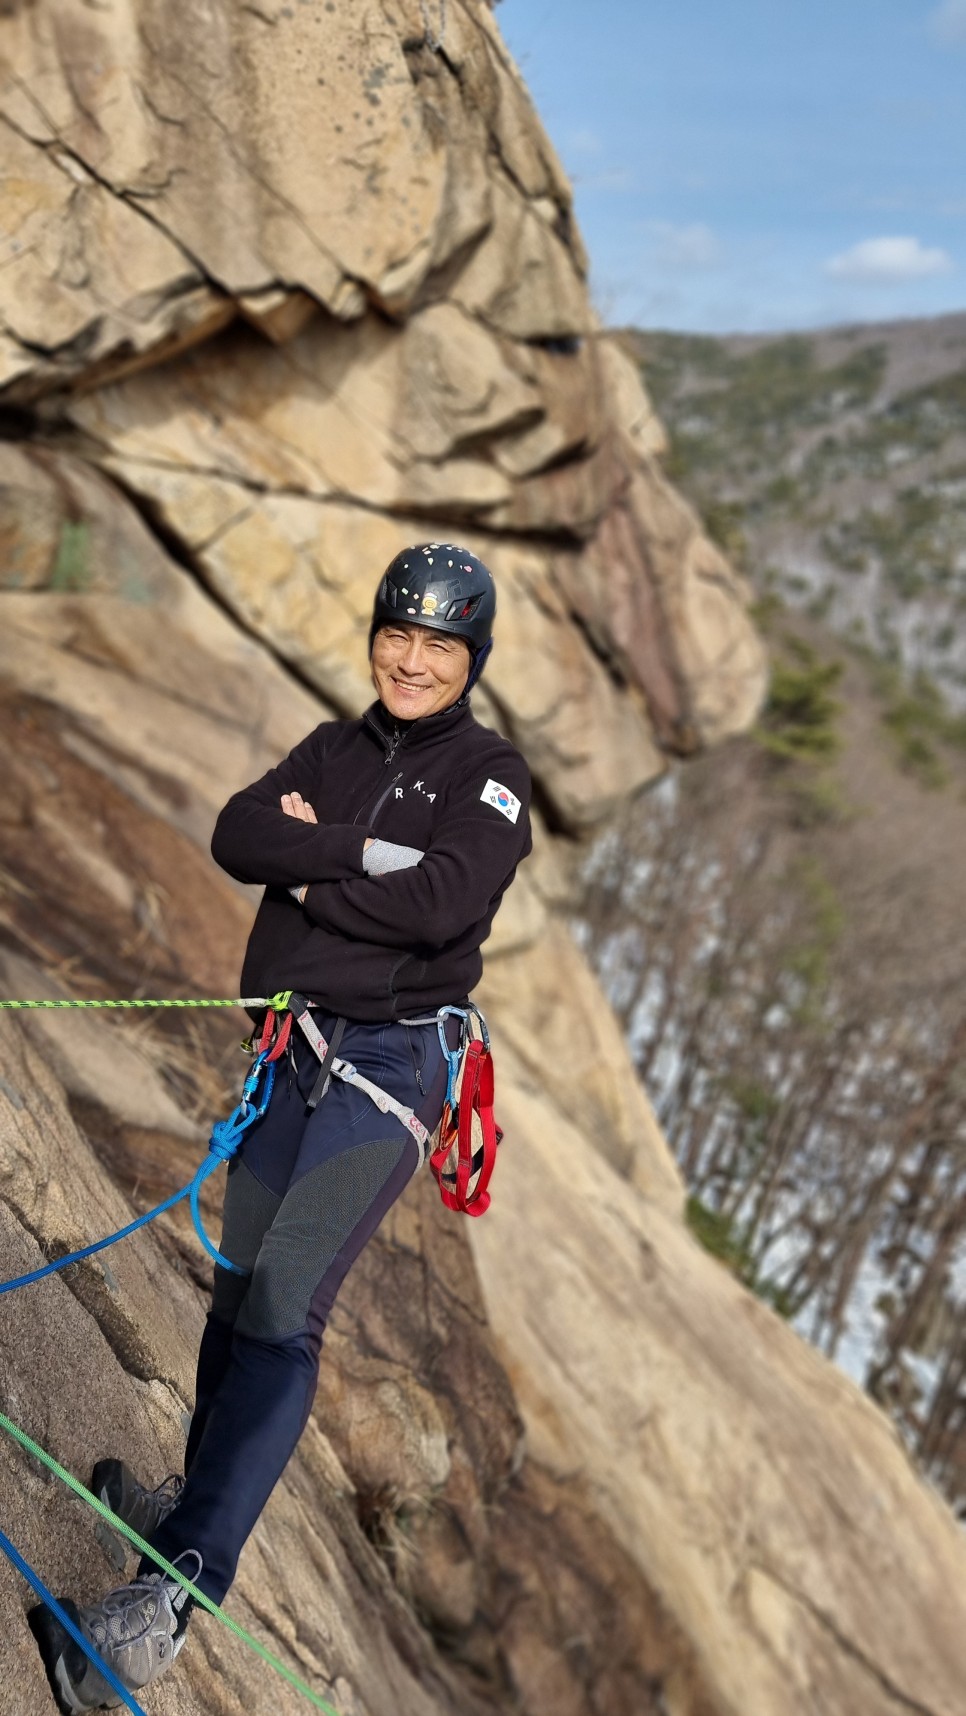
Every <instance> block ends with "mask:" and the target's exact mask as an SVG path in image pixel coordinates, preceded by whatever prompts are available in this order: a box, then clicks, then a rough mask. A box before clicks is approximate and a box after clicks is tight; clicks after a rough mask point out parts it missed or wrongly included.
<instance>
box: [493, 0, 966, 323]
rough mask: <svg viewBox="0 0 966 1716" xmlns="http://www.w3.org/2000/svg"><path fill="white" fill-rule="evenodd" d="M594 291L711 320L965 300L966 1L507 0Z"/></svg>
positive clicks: (917, 311) (833, 318) (606, 300)
mask: <svg viewBox="0 0 966 1716" xmlns="http://www.w3.org/2000/svg"><path fill="white" fill-rule="evenodd" d="M496 15H497V19H498V22H499V24H500V28H501V30H502V32H503V35H504V37H505V39H506V41H507V43H508V45H509V47H510V48H511V50H512V52H513V54H514V55H515V57H516V60H517V62H518V64H519V65H520V68H521V70H522V72H523V74H524V76H525V78H526V81H527V83H528V85H529V88H530V92H531V94H532V96H533V98H534V100H535V102H536V105H537V109H538V111H539V113H540V116H541V118H542V119H543V122H544V124H545V126H546V128H547V130H548V132H549V134H550V136H551V138H552V140H553V142H554V144H555V146H556V149H557V152H558V154H559V155H560V157H561V159H562V160H563V163H564V166H565V167H566V169H567V171H568V173H569V174H570V176H571V178H572V179H573V182H574V191H575V198H576V209H577V216H578V220H579V222H580V227H581V230H582V232H583V235H584V240H585V242H586V244H587V246H588V249H589V251H590V255H591V261H592V267H593V288H594V295H595V300H596V302H597V305H598V308H599V309H600V311H601V313H602V314H603V315H604V317H605V318H606V320H607V321H609V322H611V323H636V324H637V325H639V326H642V327H660V328H674V329H682V330H688V331H696V332H707V333H724V332H737V331H742V332H757V331H762V332H764V331H773V330H776V329H784V328H810V327H821V326H826V325H829V324H836V323H842V322H852V321H878V320H883V319H891V318H895V317H899V316H929V315H935V314H939V313H940V312H943V311H948V310H959V309H964V308H966V0H502V3H501V4H500V5H499V7H498V9H497V14H496Z"/></svg>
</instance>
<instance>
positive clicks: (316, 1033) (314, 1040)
mask: <svg viewBox="0 0 966 1716" xmlns="http://www.w3.org/2000/svg"><path fill="white" fill-rule="evenodd" d="M289 1006H290V1008H291V1011H292V1012H293V1013H294V1014H295V1022H296V1024H297V1025H298V1026H299V1028H300V1029H301V1031H302V1034H303V1035H304V1037H305V1039H306V1041H307V1042H308V1043H309V1044H310V1046H311V1048H312V1050H313V1051H314V1053H315V1054H316V1055H317V1057H318V1059H319V1062H320V1064H321V1066H322V1068H324V1069H325V1071H327V1072H329V1073H331V1075H332V1077H333V1078H339V1079H341V1080H342V1082H343V1084H352V1085H355V1087H356V1089H357V1090H361V1091H364V1092H365V1094H366V1096H368V1097H369V1099H370V1101H372V1102H374V1103H375V1105H376V1107H377V1108H378V1109H379V1111H380V1113H381V1114H392V1115H394V1116H395V1118H396V1119H397V1120H398V1121H399V1122H400V1124H401V1125H403V1126H405V1128H406V1131H407V1132H409V1133H410V1134H411V1135H412V1137H413V1138H415V1140H416V1143H417V1145H418V1146H419V1160H420V1165H422V1163H423V1162H425V1160H426V1157H427V1155H428V1153H429V1144H430V1134H429V1132H428V1131H427V1130H426V1127H425V1126H424V1125H423V1123H422V1121H421V1120H420V1119H419V1117H418V1116H417V1115H416V1114H415V1113H414V1111H413V1110H412V1109H411V1108H407V1106H406V1104H405V1103H404V1102H398V1101H397V1099H396V1098H395V1097H394V1096H392V1095H391V1093H390V1092H389V1091H388V1090H383V1089H382V1087H381V1085H378V1084H373V1082H372V1079H369V1078H366V1077H365V1076H364V1075H363V1074H362V1073H361V1072H360V1071H359V1069H358V1067H354V1066H353V1064H352V1062H351V1061H344V1060H341V1059H340V1058H339V1056H338V1055H333V1054H332V1053H331V1050H330V1045H329V1044H328V1043H327V1042H326V1039H325V1038H324V1037H323V1035H322V1032H321V1031H320V1030H319V1027H318V1025H317V1024H316V1023H315V1020H314V1019H313V1017H312V1014H311V1012H310V1010H309V1003H308V1002H307V1001H306V1000H305V998H304V997H303V996H301V995H293V996H292V997H291V999H290V1002H289ZM340 1023H341V1024H342V1030H344V1029H345V1024H344V1022H343V1021H340ZM336 1029H337V1033H338V1034H337V1035H335V1034H334V1036H333V1042H334V1044H338V1042H339V1041H340V1039H341V1036H342V1030H339V1029H338V1027H337V1028H336ZM321 1094H323V1093H320V1095H321ZM314 1095H315V1092H314V1091H313V1096H314ZM316 1100H318V1098H316Z"/></svg>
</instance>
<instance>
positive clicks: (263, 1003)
mask: <svg viewBox="0 0 966 1716" xmlns="http://www.w3.org/2000/svg"><path fill="white" fill-rule="evenodd" d="M281 999H282V998H281V996H273V997H272V998H271V999H270V1000H266V999H265V996H264V995H249V996H247V997H246V996H242V998H241V1000H237V999H234V1000H214V1001H207V1000H205V1001H198V1000H194V999H190V1000H186V1001H157V1000H155V1001H75V1000H73V999H69V1000H63V1001H61V1000H56V1001H0V1007H6V1008H7V1009H9V1010H12V1011H25V1010H26V1009H27V1008H33V1007H53V1008H64V1007H73V1008H77V1007H271V1006H272V1005H273V1003H274V1002H275V1001H280V1000H281Z"/></svg>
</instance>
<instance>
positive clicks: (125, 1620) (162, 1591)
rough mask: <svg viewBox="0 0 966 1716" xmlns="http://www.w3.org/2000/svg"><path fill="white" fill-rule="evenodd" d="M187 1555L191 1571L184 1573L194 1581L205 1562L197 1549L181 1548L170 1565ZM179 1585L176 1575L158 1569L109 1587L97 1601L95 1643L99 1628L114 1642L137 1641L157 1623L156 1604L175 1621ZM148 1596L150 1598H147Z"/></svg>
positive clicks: (174, 1564) (157, 1608) (173, 1565)
mask: <svg viewBox="0 0 966 1716" xmlns="http://www.w3.org/2000/svg"><path fill="white" fill-rule="evenodd" d="M190 1558H193V1559H194V1562H195V1567H194V1571H193V1572H192V1573H187V1571H186V1573H185V1577H186V1578H190V1579H191V1581H192V1583H194V1582H195V1581H196V1580H197V1578H198V1575H199V1574H200V1572H201V1569H202V1567H203V1566H204V1562H203V1561H202V1558H201V1555H200V1554H199V1552H198V1550H197V1549H183V1550H182V1551H181V1554H180V1555H178V1556H176V1557H175V1559H174V1561H173V1562H172V1563H171V1565H172V1567H177V1566H178V1563H179V1562H180V1561H185V1560H186V1559H190ZM181 1589H182V1586H181V1585H180V1584H179V1583H178V1581H177V1579H172V1578H171V1576H170V1574H167V1573H165V1572H163V1571H161V1570H160V1569H159V1571H158V1572H157V1573H142V1574H141V1575H140V1576H139V1577H138V1578H137V1579H132V1580H131V1583H130V1584H129V1585H122V1586H121V1588H120V1590H118V1591H109V1592H108V1594H107V1596H106V1597H104V1598H103V1599H102V1601H101V1602H100V1603H99V1604H98V1611H99V1613H98V1618H97V1622H96V1623H95V1625H94V1628H93V1629H92V1630H93V1632H94V1635H95V1643H96V1642H97V1633H98V1632H103V1635H105V1636H106V1637H107V1638H108V1639H110V1641H111V1643H112V1644H114V1645H122V1644H125V1645H129V1644H135V1643H137V1642H138V1641H139V1640H140V1639H143V1638H144V1637H145V1636H146V1634H148V1633H149V1632H151V1631H152V1629H153V1628H154V1627H155V1626H156V1625H157V1621H158V1611H159V1607H164V1608H165V1609H167V1611H168V1614H169V1615H170V1618H171V1620H172V1621H175V1620H176V1616H175V1613H174V1609H173V1606H172V1599H173V1598H174V1597H175V1595H176V1594H177V1593H178V1592H179V1591H180V1590H181ZM148 1598H151V1599H153V1601H150V1602H149V1601H147V1599H148Z"/></svg>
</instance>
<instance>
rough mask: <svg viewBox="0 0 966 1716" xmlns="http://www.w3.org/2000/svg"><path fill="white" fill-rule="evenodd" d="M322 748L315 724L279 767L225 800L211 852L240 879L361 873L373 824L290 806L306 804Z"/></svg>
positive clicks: (286, 880) (281, 881) (284, 882)
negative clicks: (323, 817)
mask: <svg viewBox="0 0 966 1716" xmlns="http://www.w3.org/2000/svg"><path fill="white" fill-rule="evenodd" d="M324 755H325V738H324V729H323V728H316V730H315V732H314V733H310V734H309V736H308V738H307V739H303V740H302V742H301V744H299V745H296V747H295V749H294V750H293V751H291V752H290V753H289V755H288V756H287V757H286V758H285V759H284V761H283V762H281V763H279V765H278V767H277V768H274V769H269V770H268V773H267V774H264V775H263V776H262V778H261V780H257V781H254V782H253V783H252V785H251V786H248V787H243V788H242V790H241V792H236V793H235V794H234V795H233V796H232V797H231V798H230V799H229V800H228V803H227V804H226V805H225V808H224V810H223V811H222V812H221V814H220V815H219V817H218V820H217V822H216V823H215V829H214V833H213V834H212V837H211V852H212V857H213V858H214V860H215V862H216V864H220V865H221V868H222V869H223V870H227V871H228V874H229V875H230V876H234V877H235V879H236V881H239V882H262V883H265V884H266V885H275V886H280V887H283V888H287V887H291V886H293V885H295V884H298V883H302V882H305V881H310V882H323V881H336V880H338V879H340V878H343V877H353V876H359V877H361V876H362V875H363V873H364V872H363V868H362V856H363V849H364V847H365V843H366V840H367V838H368V834H369V830H368V828H366V827H365V826H364V825H362V826H357V825H355V824H354V823H328V824H327V823H324V822H319V821H317V820H316V818H315V813H314V811H313V812H312V817H311V819H310V818H308V817H304V816H302V815H300V814H298V813H294V814H293V809H292V808H291V807H292V806H294V804H295V803H296V802H297V803H298V804H299V805H302V806H305V805H306V802H307V801H308V799H309V797H310V795H311V793H312V791H313V782H317V781H318V779H319V774H320V770H321V766H322V759H323V757H324ZM285 800H288V803H289V806H290V808H289V810H288V811H286V809H285V808H284V801H285ZM309 808H311V807H310V806H309Z"/></svg>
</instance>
